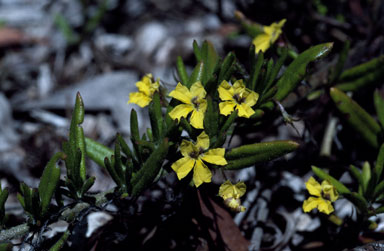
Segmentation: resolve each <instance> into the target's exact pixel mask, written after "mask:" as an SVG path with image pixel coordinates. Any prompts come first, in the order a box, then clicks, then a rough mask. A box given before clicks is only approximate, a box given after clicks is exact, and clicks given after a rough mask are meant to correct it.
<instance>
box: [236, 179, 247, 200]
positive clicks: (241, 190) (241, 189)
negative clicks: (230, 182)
mask: <svg viewBox="0 0 384 251" xmlns="http://www.w3.org/2000/svg"><path fill="white" fill-rule="evenodd" d="M246 190H247V186H246V185H245V183H244V182H242V181H241V182H238V183H237V184H236V185H235V192H234V195H235V196H234V197H237V196H238V198H239V197H241V196H243V195H244V194H245V191H246Z"/></svg>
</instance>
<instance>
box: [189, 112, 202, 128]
mask: <svg viewBox="0 0 384 251" xmlns="http://www.w3.org/2000/svg"><path fill="white" fill-rule="evenodd" d="M204 114H205V111H204V112H203V111H202V110H199V111H197V110H193V112H192V115H191V118H190V119H189V120H190V123H191V126H193V127H194V128H196V129H204Z"/></svg>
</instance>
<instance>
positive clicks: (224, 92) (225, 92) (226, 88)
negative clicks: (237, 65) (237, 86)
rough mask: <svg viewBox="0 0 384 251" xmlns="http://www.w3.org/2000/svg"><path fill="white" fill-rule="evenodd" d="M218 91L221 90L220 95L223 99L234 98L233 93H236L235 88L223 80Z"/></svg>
mask: <svg viewBox="0 0 384 251" xmlns="http://www.w3.org/2000/svg"><path fill="white" fill-rule="evenodd" d="M217 91H218V92H219V96H220V99H221V100H223V101H226V100H233V95H234V92H233V88H232V86H230V85H229V84H228V82H227V81H225V80H223V82H221V84H220V86H219V88H218V89H217Z"/></svg>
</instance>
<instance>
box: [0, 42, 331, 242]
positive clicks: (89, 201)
mask: <svg viewBox="0 0 384 251" xmlns="http://www.w3.org/2000/svg"><path fill="white" fill-rule="evenodd" d="M331 47H332V46H331V44H323V45H318V46H315V47H312V48H310V49H309V50H308V51H306V52H304V53H302V54H300V55H299V56H298V57H297V59H295V60H294V61H293V62H292V63H291V64H290V65H289V66H288V68H287V70H286V71H284V72H283V73H282V75H281V77H280V78H278V79H272V80H271V78H273V76H274V75H273V74H272V73H273V72H276V71H279V70H280V67H281V65H282V64H281V65H280V63H279V65H278V66H275V65H274V63H266V61H265V60H264V59H263V58H261V59H260V58H259V57H258V58H257V60H253V59H252V60H251V61H253V62H254V63H256V62H259V65H261V68H260V69H259V70H254V69H255V68H257V67H260V66H257V67H255V65H254V64H252V65H251V69H252V70H250V71H249V73H247V74H244V72H243V71H244V69H242V70H239V67H238V65H239V62H237V59H236V57H235V54H234V53H233V52H232V53H229V54H228V55H227V56H226V57H225V58H224V60H221V59H220V57H219V56H218V55H217V53H216V51H215V49H214V48H213V46H212V44H211V43H209V42H204V43H203V44H202V46H199V45H197V43H194V52H195V56H196V59H197V61H198V62H197V65H196V67H195V68H194V70H193V71H192V73H191V74H188V73H187V72H186V70H185V66H184V64H183V62H182V60H181V59H180V58H179V60H178V62H177V71H178V74H179V77H180V83H181V84H182V85H184V86H185V87H186V88H188V90H191V87H192V85H193V84H194V83H196V82H200V83H201V86H202V87H203V88H204V90H205V92H206V95H205V100H206V102H207V108H206V111H205V114H204V117H203V127H204V132H205V133H206V135H207V136H208V138H209V146H205V147H204V148H205V149H207V150H206V151H202V152H200V151H199V153H200V155H201V154H203V155H204V154H206V155H204V156H200V155H199V156H198V157H199V158H200V160H201V159H202V161H205V160H207V158H206V157H209V154H208V153H209V152H210V151H211V150H215V149H224V142H225V140H226V138H227V137H229V136H231V134H232V133H233V132H234V130H233V128H235V127H237V126H241V125H244V124H247V123H254V122H255V121H259V122H263V114H265V113H268V112H273V111H271V109H270V106H269V105H268V103H269V102H270V101H271V100H272V99H273V98H279V99H280V100H281V99H283V98H284V97H285V96H286V95H288V93H289V92H290V91H292V90H294V89H295V87H296V86H297V84H298V83H299V82H300V81H301V80H302V79H303V78H304V77H305V74H302V75H300V74H299V75H297V74H292V72H293V68H297V69H298V70H299V71H300V70H305V69H306V66H307V65H308V64H309V63H310V62H312V61H314V60H317V59H319V58H321V57H322V56H324V55H326V54H327V53H328V52H329V50H330V49H331ZM252 56H253V57H255V55H254V54H253V55H252ZM260 62H262V63H261V64H260ZM270 62H272V61H270ZM277 62H284V60H281V59H280V61H279V59H278V61H277ZM292 65H293V66H292ZM266 67H267V68H268V67H272V68H271V69H272V70H271V69H269V70H268V69H266ZM245 70H246V69H245ZM261 71H266V72H268V71H269V72H271V74H269V76H268V79H266V78H265V77H266V76H263V75H260V74H259V73H260V72H261ZM235 75H236V76H238V77H239V76H240V77H241V78H238V79H235V78H234V76H235ZM248 76H249V77H248ZM271 76H272V77H271ZM274 78H276V76H275V77H274ZM241 79H242V80H243V84H244V85H245V88H247V89H249V90H250V91H249V93H252V92H255V93H258V94H259V98H258V99H257V101H256V103H255V104H252V103H251V104H250V106H251V108H252V109H253V111H254V112H255V113H254V114H253V115H252V116H250V117H249V118H247V119H238V117H239V111H238V110H237V109H236V108H235V107H234V111H233V112H232V113H231V114H229V115H228V116H224V115H222V114H220V109H219V103H220V102H222V100H221V99H220V95H219V92H218V88H219V86H220V84H221V83H222V82H223V81H226V82H228V84H230V85H233V84H234V83H236V81H240V80H241ZM254 79H257V81H256V84H255V85H254V83H255V82H253V81H254ZM281 79H284V81H285V86H284V88H276V86H278V87H279V85H280V84H279V83H280V81H282V80H281ZM151 81H152V80H151ZM152 83H153V81H152ZM159 83H160V81H159ZM256 86H257V90H258V92H256V89H254V88H256ZM159 88H160V87H159ZM160 89H161V88H160ZM139 92H140V91H139ZM271 92H272V93H273V95H270V93H271ZM271 103H272V104H273V102H271ZM180 104H183V103H182V102H180V101H179V100H177V99H175V98H173V99H171V100H169V102H168V101H167V96H166V93H163V92H160V91H155V92H154V93H153V95H152V100H151V101H150V102H149V104H148V106H147V107H148V112H149V115H150V118H151V119H150V129H149V130H146V131H145V132H143V131H141V127H140V125H139V121H138V119H137V115H136V112H135V110H132V112H131V121H130V123H131V137H130V138H131V141H132V147H131V146H129V145H128V144H127V143H126V142H125V140H124V139H123V137H121V136H120V135H118V136H117V139H116V144H115V149H114V150H112V149H109V148H108V147H106V146H104V145H102V144H100V143H97V142H95V141H94V140H92V139H89V138H86V137H84V134H83V131H82V128H81V123H82V121H83V119H84V117H83V116H84V106H83V103H82V101H81V97H80V95H78V96H77V99H76V105H75V109H74V114H73V116H72V123H71V128H70V137H69V141H68V142H67V143H66V144H64V154H65V156H63V159H64V160H65V162H66V168H67V177H65V181H64V182H63V181H60V182H59V181H58V182H57V183H56V182H53V183H55V185H57V189H56V190H55V195H56V193H57V194H58V196H55V197H57V198H59V200H60V196H65V197H67V198H68V199H69V200H70V201H71V203H73V204H70V205H75V206H74V207H72V206H71V207H69V208H68V210H67V211H68V212H66V213H65V215H64V212H63V213H60V212H61V211H60V208H61V207H63V206H64V207H65V206H68V204H66V202H65V201H64V200H60V203H57V204H58V205H59V206H58V208H56V209H58V211H55V212H59V213H56V214H54V211H53V209H54V207H52V208H51V207H48V210H47V212H46V217H48V216H49V217H53V218H55V219H64V220H66V221H68V222H69V223H71V222H73V220H74V218H75V217H69V216H68V215H72V216H75V215H76V214H78V213H79V212H80V211H79V210H82V209H84V208H86V207H91V206H96V207H98V206H100V205H102V204H103V203H105V202H106V201H108V199H106V198H107V197H106V194H113V196H112V197H113V200H118V199H119V198H120V197H121V196H123V197H126V196H129V197H130V198H131V199H132V200H133V201H134V200H135V199H136V198H137V197H138V196H139V195H140V194H141V193H142V192H143V191H144V190H145V189H147V188H149V187H150V186H151V184H152V183H153V182H156V180H158V179H159V178H160V177H161V176H162V175H164V174H165V173H166V172H165V171H168V172H173V170H172V168H171V166H172V164H173V163H175V162H176V161H178V160H179V159H180V158H183V155H182V153H181V151H180V150H181V147H180V146H181V143H182V140H183V139H184V140H186V141H188V142H197V138H198V136H199V135H201V134H202V132H203V130H202V129H196V128H194V127H193V126H191V124H190V118H189V119H188V117H189V116H191V115H188V116H187V115H186V116H187V118H186V119H185V118H184V117H183V118H182V119H181V121H180V123H176V122H175V121H174V120H173V119H172V118H171V117H170V116H169V113H170V112H171V111H172V110H173V109H174V108H175V107H177V106H178V105H180ZM231 128H232V129H231ZM183 130H185V131H186V132H187V134H186V136H185V137H184V138H182V137H181V133H182V131H183ZM192 144H195V143H192ZM207 145H208V144H207ZM298 146H299V145H298V144H297V143H296V142H293V141H272V142H263V143H254V144H249V145H243V146H240V147H236V148H232V149H225V150H224V154H223V150H220V154H214V156H215V157H214V158H216V157H217V156H216V155H218V156H219V158H220V163H219V161H217V159H215V160H213V161H211V163H214V164H211V163H209V161H207V162H206V165H207V168H208V169H209V170H210V171H211V172H212V173H215V170H216V169H222V170H237V169H241V168H246V167H249V166H253V165H255V164H258V163H261V162H265V161H270V160H272V159H275V158H277V157H280V156H283V155H284V154H286V153H288V152H292V151H294V150H296V149H297V148H298ZM199 150H200V149H199ZM84 152H85V153H86V155H87V156H88V157H90V158H91V159H92V160H94V161H95V162H96V163H97V164H99V165H100V166H101V167H103V168H106V170H107V172H108V173H109V174H110V175H111V177H112V178H113V180H114V181H115V183H116V188H115V189H113V191H103V192H102V193H100V194H97V195H91V194H89V193H88V192H87V191H88V189H89V188H90V187H91V186H92V184H93V182H94V178H87V175H86V168H85V167H86V165H85V162H84V161H83V160H84V158H85V154H84ZM212 156H213V155H212ZM223 156H224V157H223ZM204 159H205V160H204ZM224 160H225V161H226V162H227V164H226V165H224ZM196 162H197V161H196V159H195V163H196ZM220 164H223V165H220ZM189 168H190V167H189ZM190 173H191V172H190ZM184 179H191V180H192V179H193V174H192V175H187V176H185V177H184ZM238 184H242V183H241V182H240V183H237V184H235V185H230V184H229V183H224V187H225V186H235V188H237V189H238V190H240V191H241V192H240V193H237V192H235V191H237V190H236V189H235V188H233V187H232V193H231V194H229V193H222V196H223V200H224V203H225V204H227V205H228V206H229V207H230V208H231V209H232V210H235V211H243V210H244V209H243V207H242V206H241V204H240V197H241V194H243V193H244V190H245V187H244V186H243V185H238ZM203 185H204V184H201V186H203ZM22 190H23V196H22V197H23V198H24V200H25V196H26V197H28V198H29V197H36V198H37V196H36V195H38V193H34V192H33V189H32V190H30V189H29V188H27V187H23V188H22ZM30 191H32V192H30ZM116 195H117V196H116ZM224 197H225V198H226V199H224ZM108 198H111V197H108ZM27 200H28V201H29V202H30V200H29V199H27ZM35 201H36V200H35ZM29 202H28V204H33V203H29ZM227 202H228V203H227ZM35 204H36V203H35ZM32 207H33V206H32ZM33 210H35V211H38V210H36V208H33ZM53 218H51V220H54V219H53ZM42 219H43V220H44V219H45V217H44V218H42ZM35 223H36V222H30V223H29V224H23V225H21V226H18V227H15V228H13V229H10V230H9V231H8V230H5V231H4V232H1V233H0V240H1V241H4V240H8V239H10V238H12V236H15V234H16V233H17V235H23V234H26V233H27V232H28V231H29V230H30V229H31V226H32V225H34V226H36V225H35ZM31 224H32V225H31ZM43 224H45V223H43ZM71 234H72V233H66V234H65V235H63V239H66V238H68V236H70V235H71ZM63 239H61V241H62V240H63ZM58 245H59V244H58Z"/></svg>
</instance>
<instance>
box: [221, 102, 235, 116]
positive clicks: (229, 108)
mask: <svg viewBox="0 0 384 251" xmlns="http://www.w3.org/2000/svg"><path fill="white" fill-rule="evenodd" d="M235 106H236V103H235V102H234V101H225V102H221V103H220V104H219V108H220V114H223V115H224V116H228V115H229V114H231V113H232V112H233V109H234V108H235Z"/></svg>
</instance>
